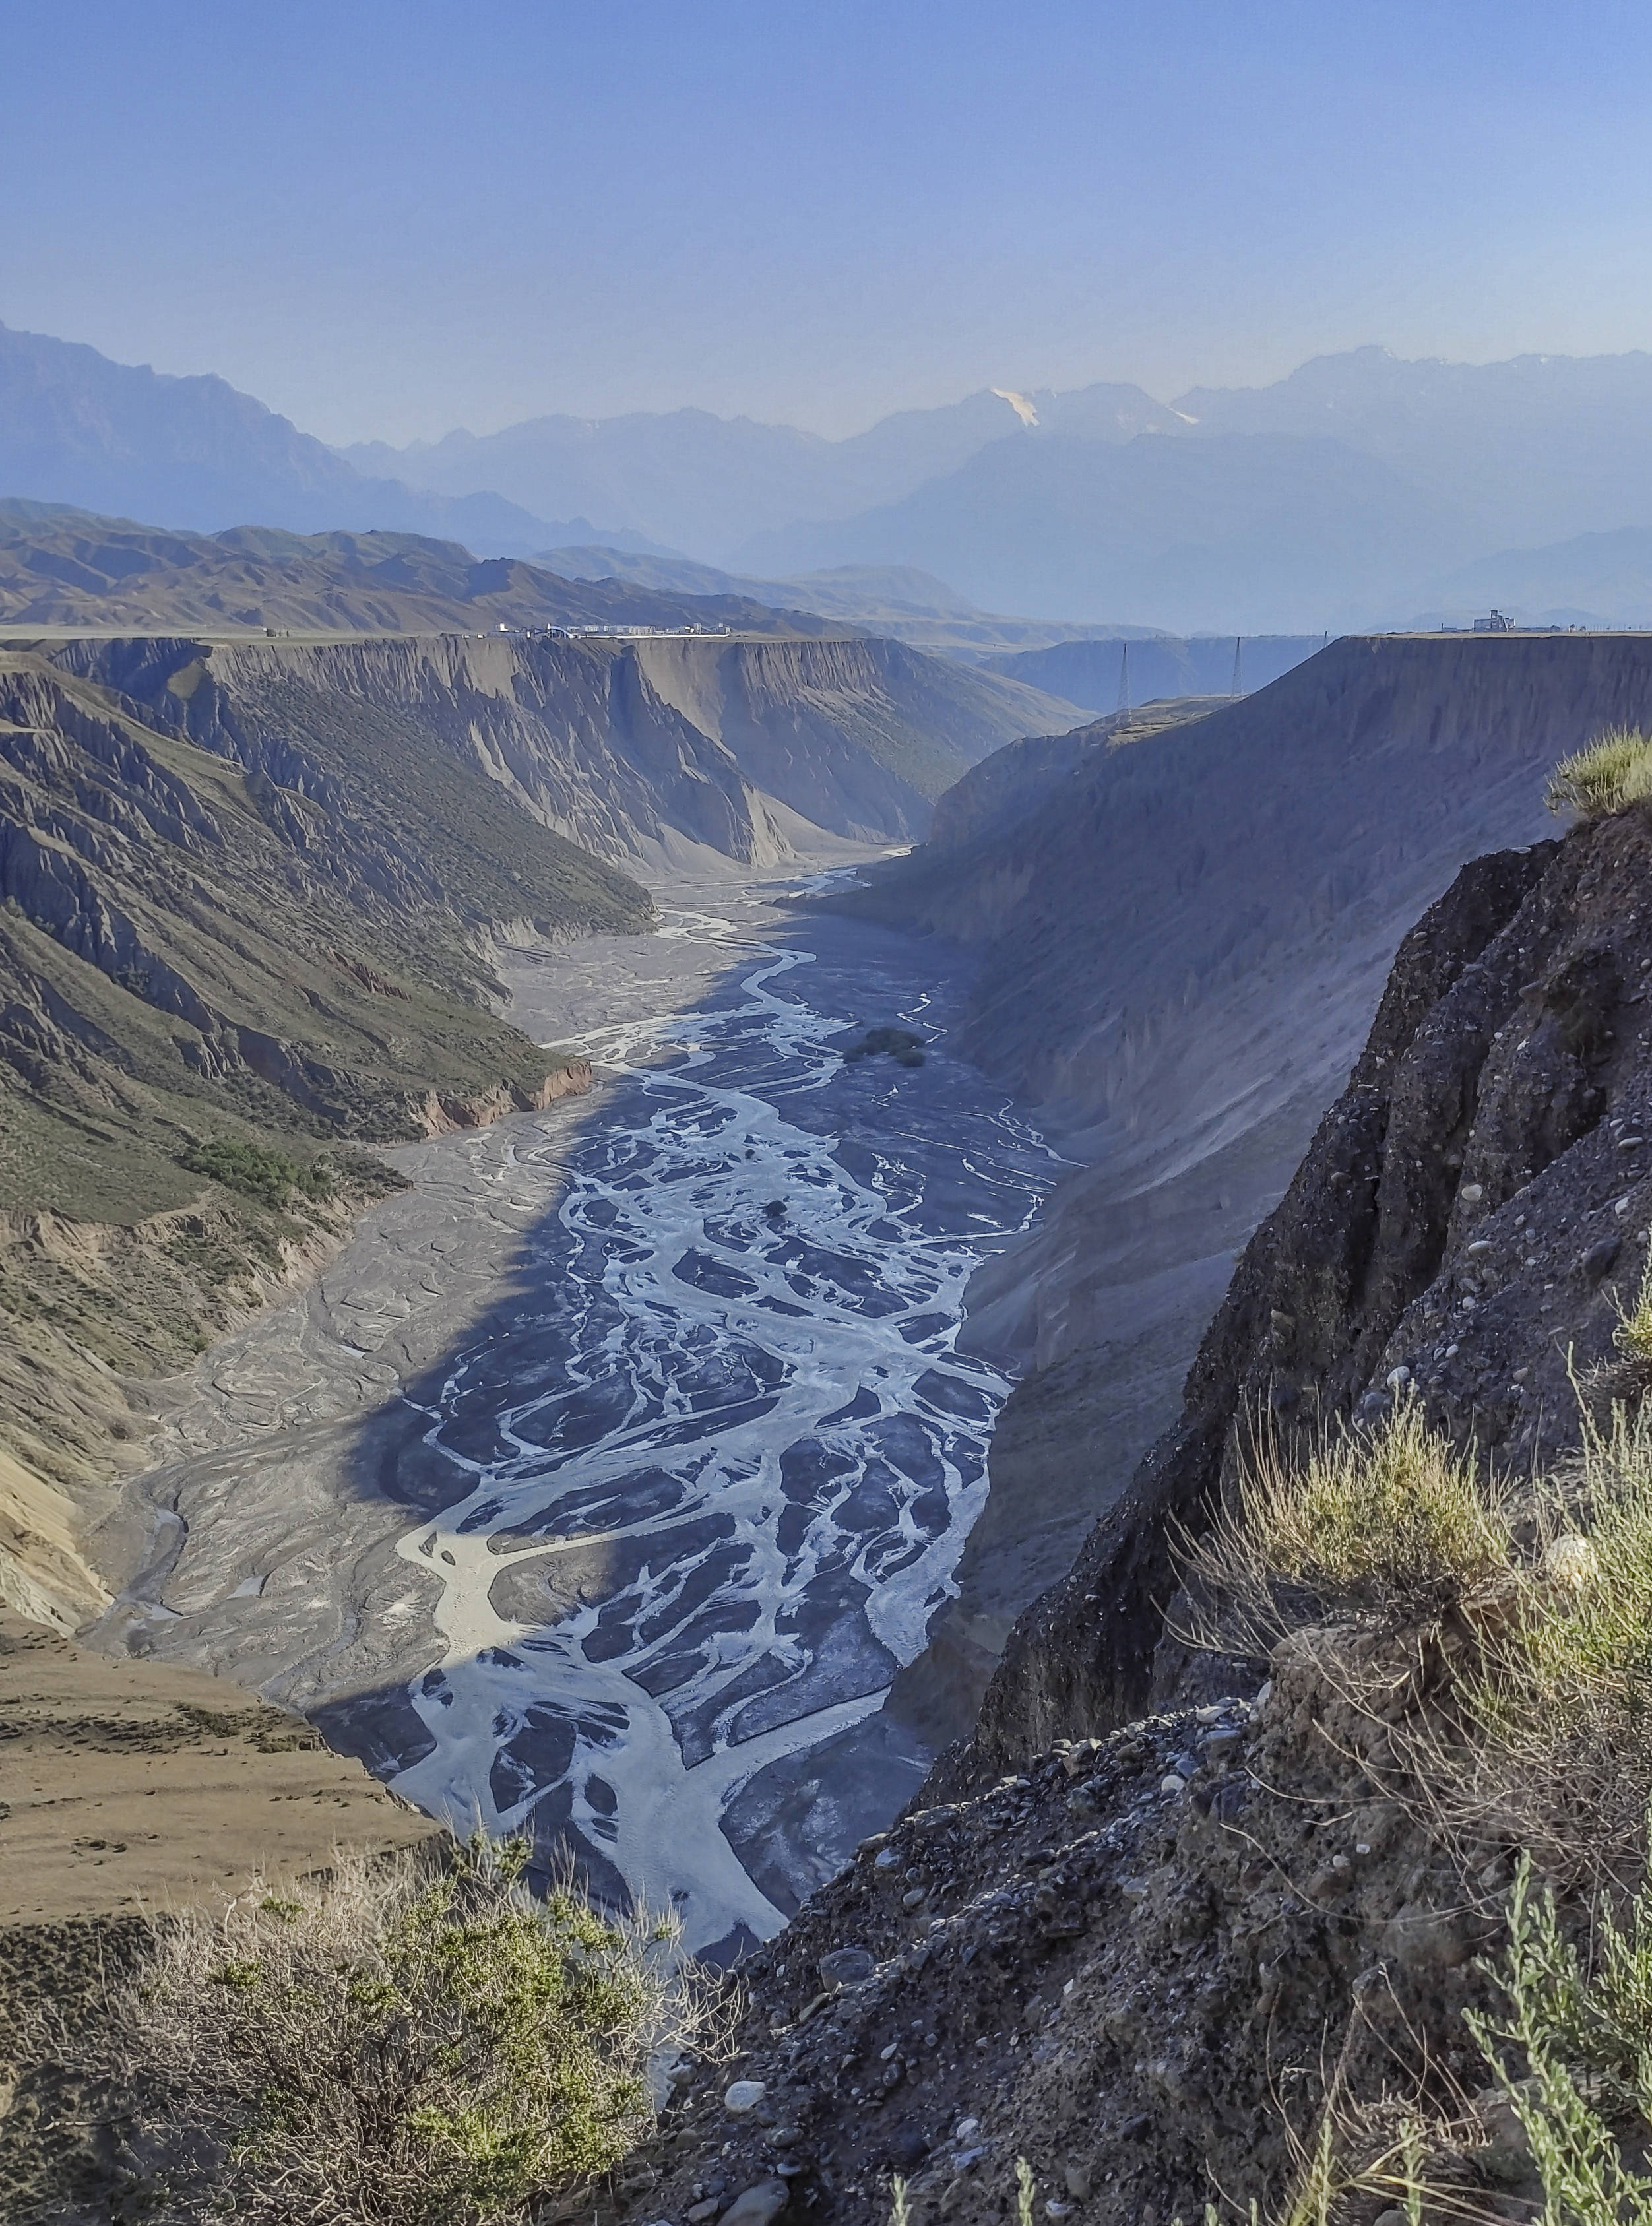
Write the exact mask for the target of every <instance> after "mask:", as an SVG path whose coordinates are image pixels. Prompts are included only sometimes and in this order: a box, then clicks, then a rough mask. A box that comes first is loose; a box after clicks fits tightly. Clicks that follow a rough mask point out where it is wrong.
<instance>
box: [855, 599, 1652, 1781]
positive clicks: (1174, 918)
mask: <svg viewBox="0 0 1652 2226" xmlns="http://www.w3.org/2000/svg"><path fill="white" fill-rule="evenodd" d="M1503 652H1506V654H1505V653H1503ZM1649 716H1652V653H1649V646H1648V644H1647V643H1646V641H1645V640H1644V639H1634V638H1631V637H1626V636H1616V637H1612V636H1597V637H1594V638H1589V637H1585V636H1582V635H1573V636H1555V637H1547V638H1543V639H1507V640H1494V639H1491V638H1489V637H1483V638H1479V639H1465V637H1462V636H1433V637H1417V638H1411V639H1407V638H1403V637H1396V638H1388V637H1384V638H1381V639H1370V640H1349V641H1344V642H1339V643H1335V644H1333V645H1332V646H1331V648H1330V649H1328V650H1326V651H1325V652H1323V653H1322V654H1321V655H1320V656H1319V657H1317V658H1312V659H1311V660H1310V661H1309V662H1308V663H1307V664H1306V665H1302V666H1300V667H1299V668H1298V669H1297V670H1296V671H1293V672H1291V673H1289V674H1288V675H1287V676H1286V677H1285V678H1283V679H1282V680H1280V681H1279V682H1277V683H1275V684H1274V685H1273V686H1272V687H1269V688H1267V689H1264V690H1261V691H1260V692H1259V693H1258V694H1256V695H1255V696H1249V697H1247V698H1246V699H1245V700H1244V701H1243V702H1242V703H1236V704H1231V705H1229V706H1226V707H1224V708H1223V709H1219V710H1217V711H1214V712H1211V713H1210V714H1208V715H1203V716H1199V717H1197V718H1195V719H1193V720H1191V721H1190V722H1186V723H1184V724H1181V725H1179V726H1177V727H1175V728H1170V729H1167V730H1164V731H1161V732H1160V733H1158V734H1156V735H1150V736H1147V737H1145V738H1143V739H1141V740H1139V741H1134V742H1132V743H1131V744H1129V746H1128V747H1121V748H1113V749H1109V748H1108V747H1105V742H1104V741H1103V746H1102V747H1099V748H1085V749H1078V748H1077V747H1076V746H1077V744H1079V743H1080V742H1081V741H1082V740H1083V737H1082V736H1078V735H1073V736H1068V737H1065V738H1063V740H1062V741H1059V742H1058V743H1057V744H1056V745H1055V746H1053V748H1052V750H1050V751H1047V752H1045V756H1046V757H1053V758H1054V759H1056V760H1059V758H1060V756H1061V755H1062V754H1063V753H1067V754H1071V758H1072V762H1071V765H1070V766H1069V767H1068V769H1067V771H1066V772H1065V773H1064V774H1060V775H1059V777H1058V779H1056V781H1055V785H1053V786H1051V787H1049V788H1048V789H1047V790H1046V791H1045V793H1044V795H1043V800H1042V801H1040V802H1039V803H1038V804H1037V806H1036V808H1035V809H1034V810H1033V811H1032V812H1031V813H1029V814H1026V815H1021V814H1020V813H1019V812H1017V811H1014V810H1013V809H1012V808H1010V807H1011V805H1012V804H1013V798H1009V799H1006V801H1005V803H1004V805H1002V806H1001V809H1000V810H999V811H997V813H996V815H995V817H994V815H988V816H986V817H984V818H983V819H982V821H981V823H980V824H977V825H975V828H974V830H973V832H971V833H969V834H968V835H967V836H965V839H963V841H961V842H960V843H957V844H956V846H952V847H948V848H945V849H942V848H940V847H939V846H934V845H931V846H926V847H925V848H924V849H919V850H918V851H916V852H914V853H913V855H912V858H911V859H910V860H896V861H891V862H888V863H886V864H885V865H883V866H880V867H878V868H874V869H872V871H871V876H870V877H871V880H872V884H873V886H872V887H871V889H870V891H869V893H868V894H867V897H866V898H865V899H864V900H859V901H861V902H862V903H863V904H864V905H865V906H867V908H871V909H874V910H876V911H877V912H878V913H880V916H887V917H893V918H896V919H906V920H909V921H911V922H912V923H914V924H917V925H928V926H930V927H931V928H932V929H934V930H935V931H936V932H938V933H941V934H944V935H946V936H948V937H950V938H954V939H956V940H960V941H963V942H964V943H965V944H968V945H969V946H970V947H971V948H973V949H974V950H975V951H976V952H977V953H978V954H979V957H980V964H981V972H980V976H979V978H978V988H977V990H976V992H975V999H974V1002H973V1004H972V1008H971V1013H970V1017H969V1021H968V1023H967V1027H966V1031H965V1040H966V1042H967V1044H968V1046H969V1048H970V1050H971V1052H972V1054H973V1055H974V1056H975V1057H976V1058H977V1059H980V1060H982V1062H983V1063H984V1064H985V1065H987V1066H988V1068H989V1070H990V1071H991V1072H994V1073H996V1074H999V1075H1001V1076H1002V1077H1003V1078H1004V1079H1005V1081H1006V1083H1007V1084H1008V1085H1009V1086H1011V1087H1012V1088H1013V1089H1014V1090H1015V1091H1017V1093H1018V1095H1020V1096H1022V1097H1026V1098H1028V1099H1031V1100H1033V1101H1034V1102H1036V1103H1038V1105H1039V1115H1038V1116H1037V1117H1039V1120H1040V1122H1041V1123H1044V1124H1045V1129H1046V1133H1048V1134H1050V1135H1052V1137H1053V1138H1054V1140H1055V1141H1057V1142H1058V1143H1060V1144H1061V1146H1062V1148H1064V1150H1066V1151H1067V1152H1068V1153H1069V1154H1070V1155H1071V1157H1072V1158H1073V1159H1075V1160H1077V1161H1080V1162H1081V1166H1080V1167H1079V1168H1078V1169H1077V1170H1076V1171H1075V1172H1073V1173H1071V1174H1069V1175H1067V1176H1065V1177H1064V1180H1062V1182H1061V1183H1060V1185H1059V1186H1058V1188H1057V1190H1056V1192H1054V1194H1053V1196H1052V1199H1051V1200H1050V1201H1049V1203H1048V1205H1047V1206H1046V1209H1045V1213H1044V1215H1043V1216H1042V1217H1041V1221H1040V1225H1039V1228H1038V1230H1037V1231H1035V1232H1034V1233H1033V1235H1032V1238H1031V1240H1030V1241H1029V1242H1028V1243H1026V1244H1025V1245H1024V1246H1022V1247H1021V1248H1020V1250H1018V1251H1014V1252H1012V1253H1010V1254H1008V1255H1007V1256H1005V1257H1004V1258H1003V1259H1002V1260H1000V1261H995V1262H990V1263H988V1266H987V1267H986V1268H985V1269H983V1270H982V1273H981V1274H980V1275H979V1276H978V1277H977V1278H976V1281H975V1284H974V1285H973V1286H972V1288H971V1291H970V1314H971V1320H972V1323H973V1324H974V1325H975V1328H974V1331H973V1332H972V1333H973V1334H975V1335H978V1336H979V1337H980V1338H981V1339H982V1340H983V1342H986V1343H990V1344H995V1345H998V1346H1000V1347H1002V1346H1004V1345H1008V1346H1010V1347H1011V1348H1012V1349H1013V1350H1017V1351H1019V1353H1020V1358H1021V1360H1022V1364H1023V1371H1024V1372H1023V1374H1022V1377H1021V1380H1020V1383H1018V1384H1017V1386H1016V1388H1015V1390H1014V1391H1013V1394H1012V1396H1011V1398H1010V1400H1009V1402H1008V1404H1007V1407H1006V1408H1005V1410H1004V1412H1003V1415H1001V1419H1000V1421H999V1424H998V1428H997V1430H996V1432H995V1434H994V1445H993V1453H992V1498H991V1499H990V1501H989V1503H988V1508H987V1510H986V1513H985V1515H984V1516H983V1517H982V1520H981V1522H980V1523H979V1524H978V1525H977V1526H976V1529H975V1532H974V1533H973V1534H972V1536H971V1538H970V1541H969V1546H968V1547H967V1549H966V1550H965V1554H964V1557H963V1562H962V1564H961V1566H960V1569H959V1573H958V1575H959V1583H960V1587H961V1593H960V1597H959V1598H958V1599H957V1600H955V1601H951V1602H949V1603H948V1604H947V1606H945V1607H944V1608H943V1609H942V1611H941V1612H940V1613H939V1614H938V1615H937V1618H936V1619H935V1622H934V1624H933V1625H932V1626H931V1644H930V1648H929V1650H928V1651H927V1653H926V1654H925V1656H924V1657H923V1658H922V1659H921V1660H920V1662H919V1663H917V1664H915V1665H914V1667H913V1669H912V1670H910V1671H908V1672H906V1673H904V1675H903V1677H902V1680H901V1684H900V1689H899V1693H898V1695H897V1705H898V1707H899V1708H900V1710H901V1712H902V1713H903V1714H905V1715H906V1716H907V1717H908V1718H909V1719H910V1720H912V1722H913V1723H914V1724H915V1726H916V1727H918V1729H919V1730H920V1731H921V1732H922V1733H924V1736H925V1737H926V1738H927V1739H930V1740H931V1742H936V1741H944V1740H947V1739H952V1738H956V1737H958V1736H960V1735H961V1734H962V1733H963V1732H964V1731H966V1730H967V1728H968V1727H969V1722H970V1721H971V1720H972V1719H973V1716H974V1714H975V1708H976V1707H977V1705H978V1704H979V1701H980V1699H981V1696H982V1692H983V1690H984V1689H985V1684H986V1681H987V1679H988V1676H989V1675H990V1673H991V1670H992V1668H993V1665H994V1662H995V1661H996V1659H997V1658H998V1657H999V1655H1000V1653H1001V1650H1002V1648H1003V1646H1004V1644H1005V1643H1006V1640H1007V1636H1008V1631H1009V1628H1010V1626H1011V1625H1012V1623H1013V1620H1014V1619H1015V1617H1016V1616H1017V1615H1018V1614H1019V1613H1020V1612H1021V1610H1022V1609H1023V1608H1025V1607H1026V1606H1028V1605H1029V1604H1030V1602H1031V1601H1032V1600H1033V1599H1034V1598H1035V1597H1036V1596H1037V1595H1038V1593H1040V1592H1042V1591H1043V1590H1045V1588H1046V1587H1048V1586H1050V1585H1051V1584H1052V1583H1054V1582H1056V1581H1057V1580H1058V1578H1059V1577H1060V1576H1061V1575H1062V1574H1064V1571H1065V1569H1066V1568H1067V1567H1068V1566H1069V1565H1070V1564H1071V1559H1072V1556H1073V1555H1074V1554H1075V1553H1076V1552H1077V1549H1078V1547H1079V1545H1080V1543H1081V1542H1082V1541H1083V1537H1084V1536H1085V1534H1086V1533H1087V1531H1088V1530H1089V1529H1090V1525H1091V1523H1093V1522H1094V1521H1095V1519H1096V1517H1097V1516H1098V1515H1099V1514H1100V1513H1101V1512H1102V1510H1103V1509H1105V1508H1106V1507H1107V1506H1108V1505H1109V1504H1110V1503H1111V1501H1112V1500H1113V1498H1115V1497H1116V1495H1117V1494H1118V1493H1119V1492H1120V1491H1122V1490H1123V1489H1124V1487H1125V1485H1127V1483H1128V1479H1129V1478H1130V1476H1131V1475H1132V1474H1133V1472H1134V1470H1135V1468H1136V1466H1137V1464H1138V1463H1139V1462H1140V1460H1141V1458H1142V1457H1143V1455H1144V1454H1145V1453H1146V1452H1147V1448H1148V1447H1150V1446H1151V1445H1152V1444H1153V1441H1155V1439H1156V1438H1157V1437H1158V1436H1159V1435H1160V1434H1161V1433H1162V1432H1163V1431H1164V1430H1165V1429H1166V1428H1168V1427H1169V1425H1170V1424H1171V1422H1172V1421H1173V1419H1174V1417H1175V1415H1176V1414H1177V1412H1178V1411H1179V1407H1180V1404H1181V1396H1182V1385H1183V1381H1184V1378H1185V1374H1186V1371H1187V1368H1188V1366H1189V1364H1190V1363H1191V1359H1192V1358H1193V1355H1194V1353H1195V1351H1197V1349H1198V1343H1199V1339H1200V1337H1201V1336H1202V1334H1203V1332H1204V1329H1205V1327H1206V1326H1207V1325H1208V1324H1209V1322H1210V1318H1211V1316H1212V1314H1213V1313H1214V1312H1215V1311H1216V1309H1217V1307H1218V1306H1219V1305H1220V1303H1221V1301H1222V1298H1223V1293H1224V1292H1225V1290H1226V1289H1227V1287H1228V1284H1229V1280H1230V1278H1231V1276H1232V1273H1233V1267H1234V1262H1235V1260H1236V1257H1237V1256H1238V1254H1239V1253H1240V1251H1241V1250H1242V1248H1243V1246H1244V1244H1245V1243H1246V1242H1247V1240H1248V1239H1249V1237H1250V1235H1251V1233H1252V1231H1254V1230H1255V1227H1256V1225H1257V1224H1258V1222H1259V1221H1260V1220H1261V1218H1263V1216H1265V1215H1266V1214H1267V1213H1268V1212H1270V1211H1271V1210H1272V1209H1273V1207H1274V1205H1276V1204H1277V1203H1278V1201H1279V1199H1280V1197H1281V1195H1282V1194H1283V1192H1284V1191H1285V1189H1286V1186H1287V1184H1288V1182H1289V1181H1290V1180H1291V1176H1292V1173H1293V1169H1294V1168H1295V1167H1296V1166H1297V1165H1298V1163H1299V1161H1300V1159H1301V1156H1302V1154H1303V1151H1304V1150H1305V1148H1306V1146H1307V1144H1308V1142H1309V1140H1310V1138H1311V1137H1312V1135H1313V1133H1314V1129H1315V1127H1316V1124H1317V1123H1318V1120H1319V1117H1320V1116H1321V1114H1322V1112H1323V1110H1324V1109H1325V1105H1326V1104H1327V1103H1330V1102H1331V1099H1332V1098H1333V1097H1336V1096H1337V1093H1338V1091H1340V1090H1341V1088H1342V1086H1343V1084H1344V1079H1345V1078H1346V1076H1347V1074H1348V1072H1349V1070H1350V1066H1351V1065H1353V1063H1354V1061H1355V1059H1356V1058H1357V1056H1358V1053H1359V1048H1360V1046H1361V1043H1362V1042H1363V1040H1364V1037H1365V1034H1366V1032H1367V1030H1368V1029H1369V1026H1370V1023H1371V1017H1372V1015H1373V1014H1374V1013H1375V1012H1376V1009H1377V1007H1378V1004H1379V1002H1380V1000H1381V998H1382V994H1383V984H1384V982H1385V981H1386V979H1387V976H1388V969H1389V967H1390V965H1391V964H1392V962H1393V958H1394V955H1395V951H1396V949H1397V948H1398V946H1399V944H1400V943H1401V938H1403V937H1404V935H1405V934H1406V932H1407V930H1408V929H1409V928H1410V927H1411V925H1412V924H1413V923H1414V921H1415V920H1416V919H1418V917H1419V916H1420V913H1422V912H1423V911H1424V909H1425V908H1426V906H1428V905H1430V904H1432V903H1433V901H1434V900H1436V899H1437V898H1438V897H1439V895H1440V894H1441V892H1442V891H1443V890H1445V888H1446V887H1448V886H1449V884H1450V882H1451V881H1452V875H1453V874H1455V873H1456V872H1457V871H1458V869H1459V868H1460V867H1461V866H1462V865H1463V864H1464V862H1465V861H1466V860H1469V859H1471V858H1473V857H1476V856H1477V855H1484V854H1485V853H1487V852H1490V851H1493V850H1496V849H1503V848H1505V847H1508V846H1510V845H1515V844H1523V843H1532V842H1534V841H1540V840H1542V839H1545V838H1546V837H1547V836H1550V835H1552V834H1553V832H1554V820H1553V819H1552V817H1550V815H1549V814H1548V812H1547V811H1546V810H1545V808H1544V805H1543V793H1544V787H1545V783H1546V781H1547V775H1548V773H1549V771H1550V769H1551V768H1552V766H1554V761H1555V760H1556V759H1557V758H1558V757H1559V756H1560V755H1561V754H1564V753H1565V752H1566V751H1567V750H1569V749H1573V748H1575V747H1578V746H1579V744H1580V743H1581V742H1583V741H1586V740H1587V739H1588V738H1589V737H1590V736H1591V735H1593V734H1595V733H1596V732H1598V730H1599V728H1601V727H1602V726H1604V725H1607V724H1611V723H1612V722H1617V721H1619V720H1629V721H1631V722H1632V721H1635V720H1637V719H1645V718H1647V717H1649ZM1027 747H1028V746H1023V747H1022V748H1021V749H1020V750H1011V751H1007V752H1005V753H1002V754H1001V756H1000V757H999V758H998V759H997V760H989V761H988V762H987V763H985V764H983V765H982V766H981V767H979V768H978V769H977V770H976V771H975V773H972V774H971V775H970V776H969V779H967V780H966V781H965V782H964V783H963V784H961V785H960V789H959V791H958V792H957V793H958V795H959V797H960V798H968V797H969V795H970V793H971V792H975V791H978V790H980V789H982V787H983V786H984V785H986V783H987V781H988V777H989V776H993V775H994V773H1007V772H1013V764H1014V761H1015V760H1017V759H1018V758H1020V757H1021V756H1022V755H1023V754H1025V753H1026V749H1027ZM1047 770H1048V768H1047V767H1045V768H1040V766H1036V765H1035V766H1033V767H1032V773H1033V774H1034V776H1035V778H1034V780H1033V785H1034V786H1035V787H1037V786H1038V785H1039V783H1040V782H1041V781H1042V780H1043V779H1044V778H1045V773H1046V772H1047ZM951 810H952V806H951V804H950V801H949V803H948V804H947V805H944V806H943V817H944V819H946V818H948V817H950V813H951Z"/></svg>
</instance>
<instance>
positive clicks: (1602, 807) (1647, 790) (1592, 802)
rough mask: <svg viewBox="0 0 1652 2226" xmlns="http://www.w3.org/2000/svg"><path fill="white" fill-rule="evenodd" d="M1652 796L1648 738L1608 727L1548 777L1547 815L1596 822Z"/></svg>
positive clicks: (1637, 731) (1630, 729) (1630, 730)
mask: <svg viewBox="0 0 1652 2226" xmlns="http://www.w3.org/2000/svg"><path fill="white" fill-rule="evenodd" d="M1649 795H1652V735H1648V734H1646V733H1644V732H1643V731H1642V729H1641V728H1639V727H1611V728H1608V729H1607V730H1606V732H1605V733H1604V734H1603V735H1598V736H1597V737H1596V739H1595V740H1594V741H1592V742H1591V743H1589V745H1588V746H1587V747H1586V748H1584V749H1581V750H1576V751H1574V752H1573V754H1572V755H1571V756H1570V757H1564V758H1562V759H1561V760H1560V763H1559V765H1557V766H1555V768H1554V773H1552V774H1551V775H1550V776H1549V785H1548V794H1547V804H1548V808H1549V810H1550V811H1575V812H1576V813H1577V814H1578V816H1579V818H1582V819H1599V818H1603V817H1605V815H1606V814H1607V813H1609V812H1612V811H1623V808H1624V806H1625V805H1630V804H1634V803H1636V802H1638V801H1639V800H1640V798H1642V797H1644V796H1649Z"/></svg>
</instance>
